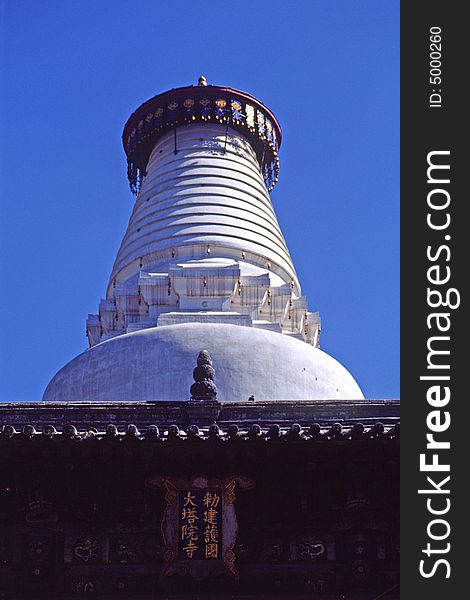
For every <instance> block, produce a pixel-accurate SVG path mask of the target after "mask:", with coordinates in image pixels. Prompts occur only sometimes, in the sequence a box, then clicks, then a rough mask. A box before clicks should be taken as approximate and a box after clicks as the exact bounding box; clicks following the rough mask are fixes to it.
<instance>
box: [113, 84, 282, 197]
mask: <svg viewBox="0 0 470 600" xmlns="http://www.w3.org/2000/svg"><path fill="white" fill-rule="evenodd" d="M202 80H204V81H205V78H202V76H201V78H200V81H202ZM194 122H197V123H205V122H209V123H211V122H212V123H220V124H224V125H225V126H226V127H227V129H228V128H229V127H230V128H232V129H235V130H237V131H240V132H241V133H243V135H244V136H245V137H246V138H247V139H248V140H249V141H250V143H251V145H252V147H253V149H254V151H255V152H256V156H257V158H258V161H259V164H260V168H261V171H262V173H263V177H264V181H265V183H266V187H267V188H268V190H269V191H271V190H272V188H273V187H274V185H275V183H276V182H277V180H278V177H279V158H278V152H279V147H280V145H281V128H280V126H279V123H278V122H277V120H276V117H275V116H274V115H273V113H272V112H271V111H270V110H269V109H268V108H267V107H266V106H264V104H262V103H261V102H260V101H259V100H257V99H256V98H254V97H253V96H250V95H249V94H246V93H244V92H240V91H238V90H234V89H232V88H229V87H220V86H216V85H207V84H206V83H200V84H199V85H196V86H188V87H182V88H176V89H172V90H169V91H167V92H164V93H163V94H158V95H157V96H154V97H153V98H151V99H150V100H148V101H147V102H145V103H144V104H142V105H141V106H140V107H139V108H138V109H137V110H136V111H135V112H134V113H133V114H132V115H131V116H130V118H129V120H128V121H127V123H126V125H125V127H124V132H123V136H122V140H123V144H124V150H125V152H126V155H127V161H128V178H129V184H130V187H131V190H132V192H133V193H134V194H137V193H138V191H139V187H140V183H141V181H142V178H143V177H144V176H145V175H146V168H147V163H148V160H149V157H150V154H151V152H152V150H153V148H154V146H155V144H156V142H157V140H158V139H159V138H160V137H161V136H162V135H163V134H165V133H166V132H167V131H169V130H171V129H174V128H177V127H179V126H181V125H188V124H190V123H194Z"/></svg>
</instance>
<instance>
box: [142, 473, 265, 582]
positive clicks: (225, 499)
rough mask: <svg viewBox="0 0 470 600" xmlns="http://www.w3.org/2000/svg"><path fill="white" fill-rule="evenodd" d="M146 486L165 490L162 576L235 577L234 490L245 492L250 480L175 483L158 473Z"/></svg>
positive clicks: (198, 478) (202, 479)
mask: <svg viewBox="0 0 470 600" xmlns="http://www.w3.org/2000/svg"><path fill="white" fill-rule="evenodd" d="M146 484H147V485H148V486H149V487H161V488H164V489H165V491H166V495H165V500H166V506H165V510H164V513H163V519H162V533H163V539H164V542H165V560H166V565H165V574H166V575H188V574H189V575H191V576H193V577H196V578H203V577H206V576H207V575H210V574H211V575H213V574H216V575H217V574H223V573H225V574H229V575H231V576H232V577H235V578H238V574H237V570H236V568H235V558H236V557H235V552H234V547H235V542H236V539H237V533H238V523H237V517H236V514H235V508H234V506H233V502H234V500H235V488H236V487H237V486H238V487H239V489H241V490H246V489H249V488H252V487H254V482H253V481H251V480H250V479H247V478H246V477H242V476H234V477H228V478H227V479H208V478H207V477H202V476H195V477H191V478H190V479H178V478H173V477H165V476H161V475H157V476H154V477H149V478H148V479H147V481H146Z"/></svg>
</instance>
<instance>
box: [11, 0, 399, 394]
mask: <svg viewBox="0 0 470 600" xmlns="http://www.w3.org/2000/svg"><path fill="white" fill-rule="evenodd" d="M0 6H1V25H0V27H1V30H0V37H1V39H2V42H1V44H2V46H1V62H2V69H1V70H2V75H1V92H0V94H1V96H0V97H1V146H0V152H1V156H0V159H1V161H0V162H1V167H0V168H1V190H2V200H1V214H0V219H1V220H0V228H1V229H0V236H1V242H0V243H1V248H0V252H1V259H0V260H1V265H0V268H1V279H0V281H1V294H0V301H1V303H2V307H1V314H2V324H1V347H0V370H1V373H0V375H1V378H0V401H19V400H39V399H40V398H41V396H42V393H43V390H44V388H45V386H46V385H47V383H48V381H49V379H50V378H51V377H52V375H53V374H54V373H55V372H56V371H57V370H58V369H59V368H60V367H62V366H63V365H64V364H65V363H66V362H68V361H69V360H70V359H71V358H73V357H74V356H76V355H77V354H79V353H80V352H82V351H83V350H85V348H86V347H87V341H86V337H85V320H86V316H87V314H88V313H94V312H96V311H97V308H98V302H99V300H100V298H102V297H103V296H104V293H105V286H106V283H107V280H108V276H109V273H110V271H111V267H112V263H113V260H114V257H115V254H116V252H117V249H118V246H119V243H120V240H121V238H122V235H123V233H124V231H125V228H126V225H127V221H128V219H129V216H130V213H131V210H132V205H133V197H132V195H131V193H130V191H129V188H128V183H127V178H126V161H125V156H124V152H123V150H122V146H121V132H122V127H123V125H124V123H125V122H126V120H127V118H128V116H129V115H130V113H131V112H132V111H133V110H134V109H135V108H136V107H137V106H139V105H140V104H141V103H142V102H143V101H145V100H147V99H148V98H150V97H152V96H153V95H155V94H156V93H158V92H162V91H164V90H166V89H169V88H172V87H179V86H183V85H190V84H195V83H196V82H197V78H198V76H199V75H200V74H204V75H205V76H206V77H207V79H208V81H209V83H212V84H219V85H229V86H231V87H235V88H237V89H242V90H245V91H247V92H248V93H250V94H252V95H254V96H256V97H257V98H259V99H260V100H261V101H262V102H264V103H265V104H267V105H268V106H269V107H270V108H271V109H272V110H273V112H274V113H275V114H276V116H277V118H278V120H279V122H280V124H281V127H282V130H283V144H282V147H281V152H280V158H281V170H280V180H279V183H278V184H277V186H276V188H275V189H274V191H273V193H272V200H273V203H274V206H275V210H276V212H277V215H278V219H279V222H280V224H281V228H282V230H283V233H284V236H285V238H286V240H287V244H288V246H289V249H290V252H291V255H292V257H293V260H294V264H295V266H296V268H297V272H298V275H299V278H300V282H301V284H302V289H303V293H304V294H306V295H307V296H308V298H309V306H310V309H311V310H319V311H320V313H321V316H322V321H323V328H322V348H323V350H325V351H326V352H328V353H330V354H332V355H333V356H334V357H335V358H337V359H338V360H339V361H340V362H342V363H343V364H344V365H345V366H346V367H347V368H348V369H349V370H350V371H351V372H352V373H353V375H354V376H355V378H356V379H357V381H358V383H359V384H360V386H361V387H362V389H363V391H364V393H365V395H366V397H369V398H396V397H398V396H399V3H398V1H396V0H394V1H390V2H377V1H376V0H363V1H361V0H357V1H355V2H351V1H350V0H317V1H315V0H308V1H307V0H305V1H303V2H300V1H299V2H294V3H286V2H280V1H273V0H270V1H258V2H253V3H247V2H239V3H237V2H234V3H229V4H227V3H223V4H217V3H200V2H188V1H187V0H179V1H178V2H177V3H174V2H161V1H160V0H153V1H149V0H141V1H140V2H131V1H124V0H81V1H78V0H77V1H73V0H69V1H67V2H64V1H63V0H62V1H56V0H41V1H39V0H38V1H33V0H29V1H25V0H0Z"/></svg>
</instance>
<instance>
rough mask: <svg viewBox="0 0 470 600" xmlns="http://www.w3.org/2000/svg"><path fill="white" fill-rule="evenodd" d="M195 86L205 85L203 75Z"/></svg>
mask: <svg viewBox="0 0 470 600" xmlns="http://www.w3.org/2000/svg"><path fill="white" fill-rule="evenodd" d="M197 84H198V85H207V79H206V78H205V77H204V75H201V76H200V77H199V79H198V80H197Z"/></svg>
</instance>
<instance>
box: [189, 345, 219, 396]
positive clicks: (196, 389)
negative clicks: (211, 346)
mask: <svg viewBox="0 0 470 600" xmlns="http://www.w3.org/2000/svg"><path fill="white" fill-rule="evenodd" d="M214 375H215V371H214V367H213V366H212V360H211V356H210V354H209V352H208V351H207V350H201V352H199V356H198V357H197V366H196V368H195V369H194V371H193V377H194V383H193V385H192V386H191V400H198V401H201V400H206V401H207V400H210V401H214V400H215V399H216V398H217V388H216V386H215V383H214Z"/></svg>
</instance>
